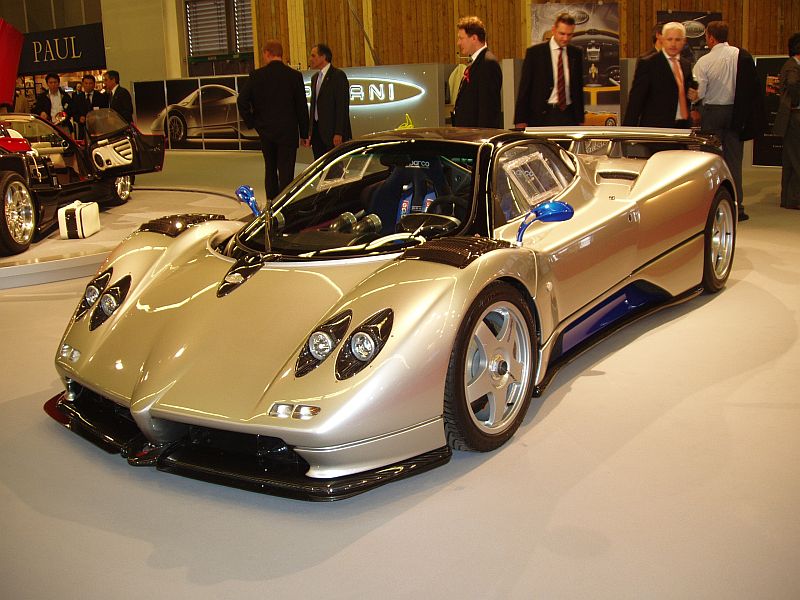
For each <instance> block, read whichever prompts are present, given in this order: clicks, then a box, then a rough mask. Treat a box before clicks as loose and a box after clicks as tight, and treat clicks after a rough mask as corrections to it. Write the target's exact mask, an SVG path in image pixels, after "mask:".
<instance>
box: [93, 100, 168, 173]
mask: <svg viewBox="0 0 800 600" xmlns="http://www.w3.org/2000/svg"><path fill="white" fill-rule="evenodd" d="M86 129H87V131H88V133H89V143H88V146H87V154H88V156H89V161H90V162H91V164H92V166H93V168H94V169H95V170H96V172H97V174H98V175H99V176H101V177H105V176H113V177H119V176H120V175H134V174H136V173H150V172H152V171H160V170H161V168H162V167H163V165H164V136H162V135H144V134H142V133H141V132H140V131H139V130H138V129H136V127H134V126H133V125H132V124H129V123H126V122H125V120H124V119H123V118H122V117H120V116H119V115H118V114H117V113H116V112H115V111H113V110H111V109H110V108H101V109H99V110H94V111H92V112H90V113H89V114H88V115H86Z"/></svg>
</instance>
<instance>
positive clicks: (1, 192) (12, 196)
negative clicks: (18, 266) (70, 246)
mask: <svg viewBox="0 0 800 600" xmlns="http://www.w3.org/2000/svg"><path fill="white" fill-rule="evenodd" d="M0 198H2V199H3V211H2V214H0V250H2V252H3V254H19V253H20V252H25V250H27V249H28V247H29V246H30V245H31V240H33V234H34V233H36V204H35V203H34V201H33V196H31V193H30V190H28V186H27V185H25V181H24V180H23V179H22V177H20V176H19V175H18V174H17V173H4V174H3V175H2V177H0Z"/></svg>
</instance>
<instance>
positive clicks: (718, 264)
mask: <svg viewBox="0 0 800 600" xmlns="http://www.w3.org/2000/svg"><path fill="white" fill-rule="evenodd" d="M734 224H735V219H734V216H733V209H732V208H731V204H730V203H729V202H720V203H719V205H718V206H717V209H716V211H715V212H714V219H713V221H712V224H711V244H710V247H709V260H710V261H711V265H712V268H713V269H714V275H716V277H717V278H719V279H722V278H724V277H725V275H727V273H728V270H729V269H730V267H731V260H732V259H733V241H734Z"/></svg>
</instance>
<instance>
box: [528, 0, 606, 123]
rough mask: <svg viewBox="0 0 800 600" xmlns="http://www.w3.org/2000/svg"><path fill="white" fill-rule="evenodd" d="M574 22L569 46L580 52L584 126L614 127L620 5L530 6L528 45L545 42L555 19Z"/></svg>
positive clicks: (549, 35) (548, 37)
mask: <svg viewBox="0 0 800 600" xmlns="http://www.w3.org/2000/svg"><path fill="white" fill-rule="evenodd" d="M563 12H566V13H569V14H570V15H572V17H573V18H574V19H575V35H574V36H573V38H572V42H571V44H572V45H573V46H577V47H579V48H581V49H582V50H583V83H584V87H583V91H584V97H585V103H586V110H587V112H586V124H587V125H616V124H617V122H618V120H619V116H618V115H619V85H620V66H619V5H618V4H617V3H615V2H612V3H607V4H532V5H531V43H532V44H538V43H540V42H545V41H548V40H549V39H550V37H551V35H552V29H553V23H555V20H556V17H557V16H558V15H559V14H561V13H563Z"/></svg>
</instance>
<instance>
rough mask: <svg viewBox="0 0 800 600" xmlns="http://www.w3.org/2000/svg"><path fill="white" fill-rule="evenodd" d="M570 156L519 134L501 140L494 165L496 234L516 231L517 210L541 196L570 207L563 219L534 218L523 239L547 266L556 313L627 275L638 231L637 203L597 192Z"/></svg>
mask: <svg viewBox="0 0 800 600" xmlns="http://www.w3.org/2000/svg"><path fill="white" fill-rule="evenodd" d="M572 160H574V158H572V157H570V156H565V155H563V154H562V152H561V151H560V150H559V149H558V148H557V147H555V146H553V145H551V144H546V143H543V142H539V141H535V142H524V143H521V144H515V145H510V146H507V147H505V148H503V149H502V150H501V151H500V153H499V154H498V157H497V159H496V162H495V168H494V190H493V205H494V207H493V212H494V215H495V218H494V223H495V225H494V226H495V235H496V236H497V237H501V238H503V239H515V238H516V234H517V232H518V230H519V228H520V225H521V224H522V217H523V216H524V215H525V214H527V212H528V211H529V210H530V209H531V208H532V207H534V206H536V205H538V204H540V203H541V202H545V201H547V200H562V201H564V202H567V203H568V204H570V205H571V206H572V207H573V209H574V210H575V215H574V216H573V218H572V219H570V220H569V221H566V222H563V223H535V224H534V225H532V226H531V227H528V228H527V229H526V230H525V231H524V235H523V239H522V244H523V246H526V247H529V248H531V249H533V250H534V252H535V253H536V255H537V257H538V259H539V260H541V261H543V263H542V266H543V267H545V271H546V272H548V274H547V276H548V278H549V281H550V282H551V284H552V286H553V296H554V300H555V304H556V308H557V312H558V319H559V321H561V320H564V319H566V318H567V317H569V316H570V315H571V314H573V313H575V312H576V311H578V310H580V309H581V308H582V307H584V306H585V305H587V304H588V303H589V302H591V301H592V300H594V299H595V298H597V297H599V296H601V295H602V294H603V293H605V292H606V291H608V290H609V289H611V288H612V287H614V286H615V285H617V284H618V283H620V282H621V281H623V280H625V278H626V277H628V276H629V275H630V273H631V271H632V269H633V268H634V264H635V260H636V242H637V239H638V234H637V232H638V225H639V214H638V209H637V207H636V204H635V203H633V202H630V201H628V200H626V199H624V198H616V197H614V196H610V195H608V194H607V195H605V196H603V195H602V194H598V190H597V188H596V186H595V185H594V184H593V182H591V181H586V180H583V179H582V178H585V177H586V176H587V173H586V172H584V171H583V170H582V169H580V168H579V167H578V166H577V164H573V165H572V166H571V163H570V162H568V161H572Z"/></svg>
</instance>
